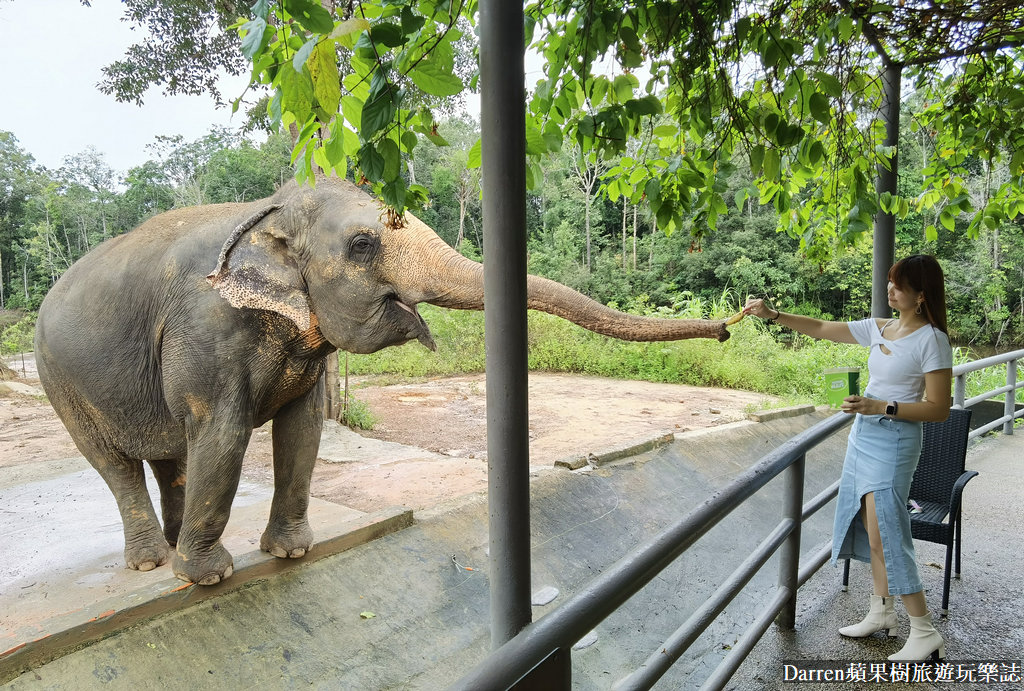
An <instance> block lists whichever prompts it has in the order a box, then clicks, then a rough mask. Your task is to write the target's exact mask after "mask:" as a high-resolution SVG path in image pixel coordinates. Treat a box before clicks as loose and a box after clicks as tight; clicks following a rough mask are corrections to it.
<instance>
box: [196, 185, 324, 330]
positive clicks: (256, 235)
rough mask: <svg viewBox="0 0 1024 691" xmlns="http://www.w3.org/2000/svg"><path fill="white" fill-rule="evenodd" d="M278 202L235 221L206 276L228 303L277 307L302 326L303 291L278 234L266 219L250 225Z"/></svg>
mask: <svg viewBox="0 0 1024 691" xmlns="http://www.w3.org/2000/svg"><path fill="white" fill-rule="evenodd" d="M279 208H281V204H270V205H268V206H266V207H264V208H263V209H260V210H259V211H258V212H257V213H255V214H254V215H253V216H252V217H250V218H248V219H247V220H245V221H243V222H242V223H240V224H239V225H238V226H236V227H235V229H234V230H233V231H232V233H231V235H230V236H228V238H227V240H226V241H225V242H224V246H223V247H222V248H221V251H220V256H219V257H218V258H217V267H216V268H215V269H214V270H213V271H212V272H211V273H210V275H208V276H207V277H206V280H207V282H208V283H209V284H210V285H211V286H213V287H214V288H216V289H217V291H218V292H220V294H221V295H222V296H223V297H224V298H225V299H226V300H227V301H228V302H229V303H231V306H232V307H239V308H243V307H244V308H248V309H258V310H269V311H271V312H277V313H278V314H280V315H282V316H284V317H287V318H288V319H290V320H292V321H293V322H294V323H295V325H296V326H297V327H298V328H299V330H300V331H306V330H308V329H309V328H310V326H311V324H312V319H311V315H312V310H310V307H309V296H308V295H307V293H306V284H305V282H304V281H303V280H302V273H301V272H300V271H299V267H298V264H296V262H295V259H294V257H292V255H291V253H290V252H289V251H288V246H287V244H286V243H285V242H284V236H283V234H282V233H280V232H276V231H275V230H274V228H273V224H272V223H264V224H263V225H264V226H265V227H264V228H257V229H255V230H254V228H255V227H256V226H257V225H258V224H259V223H260V222H261V221H263V220H264V219H265V218H266V217H267V216H268V215H269V214H270V213H271V212H273V211H275V210H277V209H279ZM243 238H244V239H243Z"/></svg>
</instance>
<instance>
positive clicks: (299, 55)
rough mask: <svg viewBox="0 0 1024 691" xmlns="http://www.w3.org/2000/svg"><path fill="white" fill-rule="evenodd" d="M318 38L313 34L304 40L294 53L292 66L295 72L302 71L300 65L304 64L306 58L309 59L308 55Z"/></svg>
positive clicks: (310, 53) (311, 52)
mask: <svg viewBox="0 0 1024 691" xmlns="http://www.w3.org/2000/svg"><path fill="white" fill-rule="evenodd" d="M319 40H320V37H319V36H314V37H313V38H311V39H309V40H308V41H306V42H305V44H303V46H302V47H301V48H299V50H298V52H296V53H295V57H294V58H292V67H294V68H295V71H296V72H301V71H302V67H303V66H304V65H305V64H306V60H309V56H310V55H312V54H313V49H314V48H316V43H317V41H319Z"/></svg>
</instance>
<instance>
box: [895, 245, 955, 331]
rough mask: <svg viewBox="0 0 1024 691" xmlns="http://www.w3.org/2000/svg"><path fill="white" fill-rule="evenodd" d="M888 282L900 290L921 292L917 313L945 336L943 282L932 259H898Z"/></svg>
mask: <svg viewBox="0 0 1024 691" xmlns="http://www.w3.org/2000/svg"><path fill="white" fill-rule="evenodd" d="M889 280H890V281H892V284H893V285H894V286H898V287H899V288H900V289H902V290H907V289H908V288H909V289H910V290H916V291H919V292H922V293H924V302H922V303H921V313H922V314H923V316H924V318H925V319H927V320H928V323H929V324H931V325H932V326H934V327H935V328H936V329H939V330H940V331H942V332H943V333H945V334H946V335H947V336H948V335H949V332H948V331H947V329H946V279H945V277H944V276H943V275H942V267H941V266H939V262H938V260H937V259H935V257H933V256H931V255H930V254H914V255H911V256H909V257H905V258H903V259H900V260H899V261H898V262H896V263H895V264H893V265H892V268H891V269H889Z"/></svg>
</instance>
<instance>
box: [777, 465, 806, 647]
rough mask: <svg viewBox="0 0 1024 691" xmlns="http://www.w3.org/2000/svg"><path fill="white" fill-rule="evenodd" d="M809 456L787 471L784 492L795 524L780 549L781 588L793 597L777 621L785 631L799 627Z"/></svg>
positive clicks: (788, 515) (785, 505)
mask: <svg viewBox="0 0 1024 691" xmlns="http://www.w3.org/2000/svg"><path fill="white" fill-rule="evenodd" d="M806 460H807V456H806V454H801V455H800V457H799V458H797V459H796V460H795V461H793V464H792V465H790V466H789V468H787V469H786V488H785V490H784V492H783V497H782V501H783V507H782V517H783V519H787V518H788V519H790V520H792V521H793V532H791V533H790V534H789V537H787V538H786V541H785V542H784V543H783V544H782V548H781V549H780V550H779V588H780V589H781V588H786V589H788V590H789V592H790V593H792V595H791V596H790V598H789V602H787V603H786V606H785V607H783V609H782V611H781V612H779V616H778V617H776V618H775V621H776V623H778V625H779V626H781V627H782V628H784V629H792V628H793V627H795V626H796V591H797V588H798V587H799V586H798V581H799V579H800V528H801V526H802V524H801V520H800V519H801V516H802V514H803V505H804V465H805V464H806Z"/></svg>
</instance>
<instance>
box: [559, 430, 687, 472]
mask: <svg viewBox="0 0 1024 691" xmlns="http://www.w3.org/2000/svg"><path fill="white" fill-rule="evenodd" d="M674 439H675V434H673V433H672V432H664V433H662V434H659V435H658V436H656V437H653V438H644V439H633V440H630V441H627V442H625V443H624V444H615V445H612V446H607V447H604V448H603V449H599V450H597V451H591V452H589V453H588V454H587V455H585V456H583V455H579V456H569V457H567V458H562V459H559V460H557V461H555V467H556V468H568V469H569V470H579V469H580V468H582V467H584V466H587V465H589V466H593V467H598V466H602V465H607V464H608V463H611V462H612V461H617V460H619V459H622V458H626V457H628V456H637V455H639V454H642V453H647V452H648V451H653V450H654V449H657V448H660V447H662V446H665V445H666V444H670V443H672V441H673V440H674Z"/></svg>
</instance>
